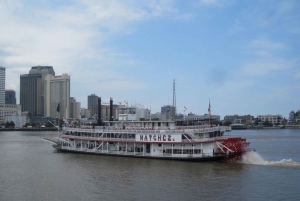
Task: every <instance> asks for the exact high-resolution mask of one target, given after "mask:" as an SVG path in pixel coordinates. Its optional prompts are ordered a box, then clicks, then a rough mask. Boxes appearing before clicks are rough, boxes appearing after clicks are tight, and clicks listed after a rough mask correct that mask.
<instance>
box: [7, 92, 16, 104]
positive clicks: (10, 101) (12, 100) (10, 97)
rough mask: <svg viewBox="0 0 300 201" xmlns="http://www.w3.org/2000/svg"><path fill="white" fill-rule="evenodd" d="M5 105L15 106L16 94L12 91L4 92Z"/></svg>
mask: <svg viewBox="0 0 300 201" xmlns="http://www.w3.org/2000/svg"><path fill="white" fill-rule="evenodd" d="M5 104H12V105H15V104H17V99H16V92H15V91H14V90H10V89H6V90H5Z"/></svg>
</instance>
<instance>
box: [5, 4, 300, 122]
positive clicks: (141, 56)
mask: <svg viewBox="0 0 300 201" xmlns="http://www.w3.org/2000/svg"><path fill="white" fill-rule="evenodd" d="M63 2H64V3H61V1H47V0H26V1H25V0H24V1H22V0H4V1H1V2H0V13H1V15H0V27H1V29H0V66H4V67H6V88H7V89H14V90H16V92H17V99H18V101H19V81H20V80H19V79H20V74H26V73H28V72H29V70H30V68H31V66H36V65H51V66H53V67H54V70H55V72H56V74H57V75H59V74H62V73H68V74H70V76H71V96H73V97H75V98H76V100H77V101H79V102H81V104H82V107H87V106H86V103H87V96H88V95H90V94H92V93H93V94H96V95H99V96H101V97H102V100H103V102H108V101H109V97H113V99H114V102H115V103H117V102H124V101H128V102H129V104H130V105H131V104H141V105H143V106H144V107H145V108H150V107H151V109H152V112H158V111H160V107H161V106H163V105H166V104H172V101H173V89H172V86H173V79H175V80H176V98H177V111H178V112H181V113H183V109H184V106H186V107H187V111H186V114H187V113H189V112H193V113H196V114H205V113H207V108H208V101H209V99H210V102H211V110H212V114H218V115H221V117H222V118H223V117H224V115H232V114H239V115H247V114H251V115H254V116H255V117H256V116H257V115H260V114H282V115H283V116H284V117H288V113H289V112H290V111H291V110H298V109H300V95H299V91H300V12H299V10H300V1H298V0H287V1H282V0H265V1H260V0H198V1H183V0H182V1H176V0H165V1H163V0H160V1H158V0H157V1H150V0H137V1H133V0H132V1H121V0H120V1H116V0H106V1H104V0H102V1H101V0H74V1H63Z"/></svg>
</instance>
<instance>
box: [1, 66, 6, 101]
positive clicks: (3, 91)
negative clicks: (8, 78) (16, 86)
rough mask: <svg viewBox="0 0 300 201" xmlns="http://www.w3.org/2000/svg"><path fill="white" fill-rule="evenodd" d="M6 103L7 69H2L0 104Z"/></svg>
mask: <svg viewBox="0 0 300 201" xmlns="http://www.w3.org/2000/svg"><path fill="white" fill-rule="evenodd" d="M4 103H5V68H4V67H0V104H4Z"/></svg>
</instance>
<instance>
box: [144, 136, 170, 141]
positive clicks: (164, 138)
mask: <svg viewBox="0 0 300 201" xmlns="http://www.w3.org/2000/svg"><path fill="white" fill-rule="evenodd" d="M140 141H150V142H151V141H158V142H160V141H170V142H171V141H172V140H171V135H140Z"/></svg>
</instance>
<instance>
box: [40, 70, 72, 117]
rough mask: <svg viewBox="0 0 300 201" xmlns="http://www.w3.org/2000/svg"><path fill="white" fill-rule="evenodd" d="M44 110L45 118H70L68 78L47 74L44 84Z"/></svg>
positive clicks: (66, 76)
mask: <svg viewBox="0 0 300 201" xmlns="http://www.w3.org/2000/svg"><path fill="white" fill-rule="evenodd" d="M44 88H45V110H44V114H45V116H47V117H52V118H60V119H63V118H64V119H69V118H70V76H69V75H68V74H63V75H59V76H53V75H50V74H47V75H46V76H45V82H44Z"/></svg>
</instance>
